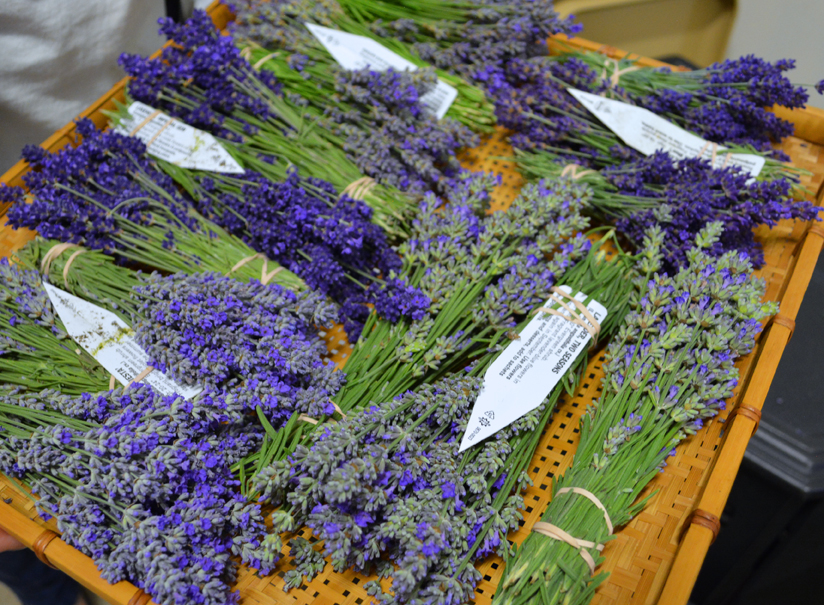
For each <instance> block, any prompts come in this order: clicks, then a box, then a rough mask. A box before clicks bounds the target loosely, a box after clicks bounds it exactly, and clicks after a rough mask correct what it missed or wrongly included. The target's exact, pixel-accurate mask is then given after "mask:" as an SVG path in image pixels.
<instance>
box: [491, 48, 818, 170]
mask: <svg viewBox="0 0 824 605" xmlns="http://www.w3.org/2000/svg"><path fill="white" fill-rule="evenodd" d="M793 66H794V62H793V61H789V60H783V61H778V62H776V63H775V64H770V63H768V62H766V61H764V60H762V59H758V58H756V57H754V56H747V57H742V58H741V59H737V60H728V61H724V62H722V63H716V64H713V65H711V66H710V67H708V68H706V69H705V70H697V71H691V72H671V71H670V70H669V69H666V68H652V67H640V66H637V65H635V63H634V61H630V60H626V59H622V60H614V59H611V58H609V57H606V56H605V55H603V54H601V53H595V52H568V53H564V54H561V55H556V56H547V57H540V58H533V59H529V60H524V59H516V60H513V61H511V62H510V63H509V64H508V65H507V67H506V78H502V79H499V80H498V81H496V83H495V85H494V86H492V87H490V94H491V95H492V96H493V97H494V98H495V99H496V104H497V116H498V120H499V121H500V123H501V124H502V125H503V126H506V127H508V128H510V129H512V130H514V131H515V134H513V135H512V139H511V140H512V144H513V146H515V147H517V148H519V149H522V150H526V151H532V150H542V149H544V150H547V151H549V152H554V153H556V154H558V155H561V156H563V157H575V158H579V159H580V162H587V163H588V165H604V164H610V163H614V162H616V161H619V162H620V161H622V160H626V159H632V158H634V157H636V156H637V152H636V151H634V150H633V149H631V148H629V147H627V146H626V145H624V144H623V143H622V142H621V141H620V139H618V137H617V136H616V135H615V134H613V133H612V132H611V131H609V130H608V129H606V128H604V127H603V126H601V125H600V123H599V122H598V120H597V119H596V118H595V117H594V116H592V115H591V114H590V113H589V112H588V111H587V110H586V109H584V108H583V107H582V106H581V105H580V104H579V103H578V101H577V100H576V99H575V98H574V97H572V96H571V95H570V94H569V93H568V92H567V90H566V89H567V87H570V86H571V87H574V88H578V89H580V90H584V91H586V92H590V93H593V94H599V95H603V96H606V97H608V98H614V99H617V100H619V101H623V102H625V103H630V104H632V105H637V106H640V107H645V108H647V109H649V110H651V111H653V112H654V113H657V114H659V115H661V116H663V117H665V118H667V119H668V120H671V121H673V122H675V123H676V124H678V125H679V126H681V127H683V128H684V129H686V130H688V131H690V132H693V133H695V134H697V135H699V136H701V137H703V138H705V139H707V140H708V141H712V142H715V143H719V144H724V145H726V146H734V147H740V148H745V149H748V150H751V152H753V151H754V152H760V153H763V154H765V155H767V156H769V157H770V158H771V159H773V160H786V159H787V158H786V156H784V155H783V154H782V153H781V152H774V151H773V150H772V147H771V145H772V143H773V142H777V141H781V140H782V139H783V138H784V137H787V136H789V135H791V134H792V132H793V126H792V124H791V123H790V122H787V121H786V120H782V119H781V118H779V117H778V116H776V115H775V114H774V113H772V112H770V111H768V110H767V109H766V108H768V107H771V106H774V105H778V106H785V107H791V108H792V107H803V106H804V104H805V103H806V101H807V92H806V90H805V89H804V88H803V87H793V85H792V83H791V82H790V81H789V80H788V79H787V78H786V77H785V76H784V75H783V72H784V71H787V70H788V69H791V68H792V67H793ZM768 166H770V167H774V166H775V163H774V162H769V163H768Z"/></svg>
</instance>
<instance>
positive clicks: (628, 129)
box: [567, 88, 766, 178]
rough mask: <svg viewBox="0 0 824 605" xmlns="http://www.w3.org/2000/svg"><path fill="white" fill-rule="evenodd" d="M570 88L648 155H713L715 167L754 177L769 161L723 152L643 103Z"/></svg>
mask: <svg viewBox="0 0 824 605" xmlns="http://www.w3.org/2000/svg"><path fill="white" fill-rule="evenodd" d="M567 90H568V91H569V93H570V94H571V95H572V96H573V97H575V98H576V99H577V100H578V101H579V102H580V103H581V105H583V106H584V107H586V108H587V109H588V110H589V111H590V112H591V113H592V114H593V115H595V117H597V118H598V119H599V120H601V122H603V123H604V125H605V126H606V127H607V128H609V129H610V130H612V132H614V133H615V134H617V135H618V136H619V137H620V138H621V140H622V141H624V143H626V144H627V145H629V146H630V147H632V148H633V149H637V150H638V151H640V152H641V153H643V154H645V155H651V154H652V153H655V152H656V151H666V152H667V153H669V154H670V155H671V156H672V157H673V158H675V159H676V160H680V159H682V158H694V157H698V156H699V155H700V157H702V158H703V159H705V160H710V161H711V162H712V161H713V158H714V162H713V168H721V167H722V166H737V167H738V168H741V169H742V170H743V171H744V172H748V173H749V174H750V175H751V176H752V177H753V178H755V177H757V176H758V174H759V173H760V172H761V169H762V168H763V167H764V163H765V162H766V160H765V159H764V158H763V157H762V156H760V155H754V154H750V153H724V152H725V151H726V147H721V146H719V145H714V144H713V143H709V142H708V141H706V140H704V139H702V138H701V137H699V136H697V135H694V134H692V133H691V132H687V131H686V130H684V129H683V128H681V127H680V126H676V125H675V124H673V123H672V122H670V121H668V120H666V119H664V118H662V117H661V116H659V115H656V114H654V113H652V112H651V111H649V110H648V109H644V108H643V107H635V106H634V105H629V104H628V103H623V102H622V101H616V100H614V99H607V98H605V97H602V96H600V95H594V94H592V93H588V92H584V91H582V90H577V89H575V88H567Z"/></svg>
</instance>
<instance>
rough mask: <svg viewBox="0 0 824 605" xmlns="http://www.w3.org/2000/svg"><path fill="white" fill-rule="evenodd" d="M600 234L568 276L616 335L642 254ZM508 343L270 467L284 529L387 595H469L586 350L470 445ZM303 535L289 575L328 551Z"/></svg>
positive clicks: (292, 580) (271, 490)
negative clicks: (611, 251)
mask: <svg viewBox="0 0 824 605" xmlns="http://www.w3.org/2000/svg"><path fill="white" fill-rule="evenodd" d="M602 243H603V240H602V242H600V243H599V245H598V246H596V247H595V248H593V250H591V251H590V253H589V254H588V255H587V257H586V258H585V259H584V260H582V261H581V262H579V263H578V264H577V265H576V266H575V267H574V268H572V269H571V270H570V271H568V272H567V274H566V275H565V277H564V283H565V284H567V285H569V286H571V287H572V289H573V291H578V290H580V289H584V290H586V292H587V294H588V295H590V296H591V297H592V298H595V299H597V300H598V301H599V302H601V303H602V304H604V305H605V306H606V307H607V309H608V311H609V313H608V315H607V319H606V320H605V321H604V323H603V324H602V326H601V329H602V332H601V333H602V335H603V336H604V337H606V338H609V337H610V335H611V334H612V333H613V332H614V330H615V329H616V327H617V326H618V325H620V323H621V317H623V315H624V314H625V312H626V310H627V308H628V303H629V296H630V293H631V292H632V290H633V286H632V284H631V281H630V279H631V277H632V275H633V265H634V260H633V259H632V258H631V257H628V256H626V255H623V254H619V255H617V258H614V259H612V260H611V261H610V260H607V259H605V257H604V254H603V252H602V251H601V245H600V244H602ZM539 304H540V303H539ZM528 321H529V319H527V320H525V321H524V322H522V324H521V325H520V326H518V329H516V330H515V332H517V331H519V329H520V328H521V327H522V326H523V325H525V324H526V323H527V322H528ZM508 342H509V337H508V336H506V335H501V336H500V339H499V341H498V342H496V343H494V344H493V345H492V346H490V348H489V352H488V353H487V354H486V355H484V356H483V357H482V358H481V359H479V360H478V361H477V362H476V363H473V364H472V365H471V366H470V367H467V368H466V371H465V372H459V373H457V374H453V375H449V376H447V377H445V378H442V379H439V380H437V381H435V382H434V383H432V384H423V385H421V386H419V387H418V388H417V389H416V390H415V392H411V391H410V392H406V393H405V394H403V395H399V396H398V397H396V398H395V399H394V400H391V401H389V402H387V403H383V404H376V403H372V404H369V405H367V406H366V407H365V408H363V409H361V410H359V411H358V412H356V413H355V414H354V415H352V416H350V417H348V418H346V419H345V420H343V421H342V422H338V423H335V424H333V425H327V426H325V427H324V428H323V429H322V430H319V431H316V432H314V433H313V434H312V439H311V441H310V442H309V443H308V444H307V445H301V446H299V447H298V448H297V449H296V451H295V452H294V453H293V454H292V455H291V456H290V457H289V458H288V459H287V460H282V461H279V462H276V463H275V464H273V465H271V466H269V467H267V468H265V469H263V471H262V472H261V473H260V474H259V475H258V476H257V477H256V479H255V481H256V484H257V489H259V490H261V491H262V493H263V496H264V498H265V500H266V501H269V502H273V503H285V505H284V506H283V507H282V508H281V509H280V510H279V511H278V512H277V513H276V515H275V517H274V519H275V530H276V531H287V530H290V529H294V528H296V527H299V526H301V525H304V524H305V525H308V526H309V527H311V528H312V529H313V532H314V534H315V535H316V536H317V537H318V538H319V539H322V540H324V545H323V553H324V554H325V555H327V556H330V557H331V560H332V563H333V565H334V567H335V569H336V571H339V572H340V571H343V570H345V569H347V568H349V567H353V568H354V569H356V570H358V571H363V572H366V573H371V572H373V571H377V572H378V573H380V574H381V575H382V576H391V577H392V578H393V584H392V590H393V594H391V595H390V594H383V593H382V592H381V590H380V587H379V586H378V585H377V583H373V584H371V585H370V586H369V587H368V589H369V591H370V594H372V595H373V596H376V597H378V600H379V601H380V602H384V603H409V602H413V603H415V602H423V601H425V600H426V601H429V600H431V602H434V603H463V602H466V601H469V600H470V599H471V598H472V596H473V593H474V587H475V586H476V584H477V582H478V581H479V580H480V574H479V572H478V571H477V570H476V569H475V568H474V566H473V564H474V562H475V561H476V560H479V559H481V558H483V557H485V556H486V555H488V554H490V553H492V552H497V553H499V554H501V555H504V554H505V553H506V551H507V550H508V545H507V540H506V534H507V532H508V531H510V530H512V529H514V528H516V527H517V526H518V522H519V521H520V520H521V519H522V514H521V513H520V509H521V508H522V507H523V498H522V496H521V491H522V489H523V488H524V487H525V486H526V485H528V484H529V478H528V475H527V474H526V467H527V465H528V464H529V461H530V460H531V458H532V454H533V452H534V450H535V448H536V447H537V445H538V442H539V440H540V436H541V431H540V429H541V428H542V427H543V426H544V425H545V424H546V422H547V421H548V420H549V417H550V415H551V414H552V411H553V410H554V407H555V404H556V403H557V401H558V398H559V397H560V396H561V395H562V394H563V393H564V390H565V388H567V389H574V388H575V385H576V384H577V380H578V378H579V377H578V374H579V372H580V371H581V370H582V369H583V368H584V367H585V366H586V360H587V354H586V353H585V352H583V351H582V352H580V353H579V354H578V356H577V357H576V359H575V362H574V365H573V366H572V368H571V369H570V370H569V372H568V373H567V376H566V384H564V383H561V384H559V385H558V386H557V387H556V388H555V389H554V390H553V391H552V392H551V393H550V394H549V395H548V397H547V399H546V400H545V401H544V402H543V404H542V405H541V406H540V407H538V408H537V409H535V410H533V411H532V412H530V413H528V414H527V415H525V416H524V417H523V418H521V419H520V420H518V421H517V422H515V423H514V424H512V425H510V426H508V427H506V428H504V429H503V430H501V431H499V432H498V433H496V434H495V436H494V437H491V438H489V439H488V440H486V441H485V442H484V443H483V444H481V445H478V446H475V447H472V448H470V449H469V450H467V451H466V452H464V453H462V454H461V453H459V452H458V447H459V445H460V440H461V436H462V435H463V433H464V432H465V430H466V425H467V422H468V421H469V417H470V413H471V410H472V407H473V404H474V402H475V400H476V398H477V395H478V393H479V391H480V390H481V387H482V385H483V374H484V372H485V370H486V368H487V367H488V366H489V365H490V364H491V363H492V362H493V361H494V360H495V359H496V358H497V357H498V354H499V352H500V351H501V350H502V349H503V348H504V346H505V343H508ZM299 542H300V541H298V544H293V545H292V546H293V553H292V557H293V560H294V563H295V569H294V570H292V571H289V572H287V573H288V576H287V585H288V586H297V585H299V584H300V583H301V582H302V581H303V576H307V577H308V578H310V579H311V577H313V576H314V575H315V573H317V572H318V571H320V569H322V558H321V559H318V557H317V556H315V557H313V556H307V553H305V552H304V549H303V548H301V547H300V544H299ZM295 551H296V552H295Z"/></svg>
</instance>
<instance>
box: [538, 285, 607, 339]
mask: <svg viewBox="0 0 824 605" xmlns="http://www.w3.org/2000/svg"><path fill="white" fill-rule="evenodd" d="M549 291H550V292H552V293H554V294H558V295H560V296H563V297H564V298H567V299H569V301H570V302H572V304H574V305H575V306H576V307H578V310H579V311H580V312H581V314H582V315H583V316H584V317H586V318H587V320H588V321H589V322H590V323H591V324H592V325H593V327H594V328H595V329H596V330H597V331H598V332H600V331H601V324H599V323H598V320H597V319H595V316H594V315H593V314H592V313H590V312H589V309H587V306H586V305H585V304H584V303H582V302H581V301H580V300H578V299H577V298H575V297H574V296H572V295H571V294H567V293H566V292H565V291H564V290H561V288H558V287H557V286H552V287H551V288H550V289H549Z"/></svg>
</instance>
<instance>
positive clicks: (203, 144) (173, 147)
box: [114, 101, 245, 174]
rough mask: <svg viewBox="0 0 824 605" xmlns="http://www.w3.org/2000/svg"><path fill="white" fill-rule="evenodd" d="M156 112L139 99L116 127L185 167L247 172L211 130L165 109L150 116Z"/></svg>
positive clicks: (147, 148)
mask: <svg viewBox="0 0 824 605" xmlns="http://www.w3.org/2000/svg"><path fill="white" fill-rule="evenodd" d="M154 113H155V109H154V108H153V107H150V106H149V105H146V104H145V103H141V102H140V101H135V102H134V103H132V104H131V105H129V114H130V115H131V117H130V118H123V119H122V120H121V121H120V124H117V125H116V126H115V127H114V129H115V130H116V131H117V132H119V133H120V134H125V135H130V136H133V137H137V138H138V139H140V140H141V141H143V142H144V143H146V150H147V151H148V153H149V155H153V156H154V157H156V158H160V159H161V160H166V161H167V162H171V163H172V164H176V165H177V166H180V167H181V168H192V169H193V170H208V171H209V172H224V173H229V174H242V173H243V172H245V171H244V170H243V168H241V166H240V164H238V163H237V162H236V161H235V159H234V158H233V157H232V156H231V155H229V152H228V151H226V150H225V149H224V148H223V145H221V144H220V142H219V141H218V140H217V139H216V138H215V137H213V136H212V135H211V134H209V133H208V132H203V131H202V130H198V129H197V128H193V127H192V126H189V125H188V124H184V123H183V122H181V121H179V120H177V119H174V118H171V117H169V116H168V115H166V114H165V113H163V112H159V113H158V114H157V115H155V116H154V117H152V118H151V119H149V117H150V116H152V114H154ZM170 121H171V124H170V123H169V122H170Z"/></svg>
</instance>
